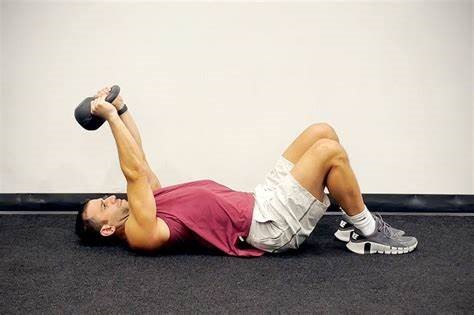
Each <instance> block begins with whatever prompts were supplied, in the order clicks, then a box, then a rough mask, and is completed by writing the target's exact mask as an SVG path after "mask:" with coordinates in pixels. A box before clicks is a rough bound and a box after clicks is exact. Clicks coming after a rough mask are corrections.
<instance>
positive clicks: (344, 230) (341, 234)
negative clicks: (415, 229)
mask: <svg viewBox="0 0 474 315" xmlns="http://www.w3.org/2000/svg"><path fill="white" fill-rule="evenodd" d="M372 216H373V217H374V219H375V216H374V215H373V214H372ZM390 229H392V235H393V236H395V237H400V236H402V235H405V231H402V230H398V229H396V228H393V227H391V226H390ZM353 231H354V226H353V225H352V224H351V223H349V218H348V217H347V216H346V215H344V214H342V220H341V222H340V223H339V228H338V229H337V231H336V232H335V233H334V236H335V237H336V238H337V239H338V240H340V241H342V242H346V243H347V242H349V239H350V237H351V233H352V232H353Z"/></svg>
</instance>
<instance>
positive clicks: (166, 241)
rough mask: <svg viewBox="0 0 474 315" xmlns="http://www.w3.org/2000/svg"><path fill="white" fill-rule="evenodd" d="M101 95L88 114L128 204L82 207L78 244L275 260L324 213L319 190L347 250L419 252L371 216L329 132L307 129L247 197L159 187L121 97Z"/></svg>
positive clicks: (210, 187) (197, 184) (190, 186)
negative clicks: (107, 137) (109, 139)
mask: <svg viewBox="0 0 474 315" xmlns="http://www.w3.org/2000/svg"><path fill="white" fill-rule="evenodd" d="M109 92H110V88H109V87H106V88H104V89H102V90H100V91H99V92H98V93H97V94H96V96H95V99H94V101H92V103H91V112H92V114H94V115H96V116H99V117H102V118H104V119H106V120H107V122H108V123H109V125H110V128H111V130H112V134H113V136H114V138H115V142H116V145H117V150H118V155H119V160H120V167H121V169H122V172H123V174H124V176H125V178H126V180H127V199H128V201H127V200H124V199H118V198H116V197H115V196H109V197H108V198H99V199H92V200H88V201H87V202H86V203H85V204H84V206H83V207H82V208H81V209H80V210H79V212H78V215H77V219H76V233H77V234H78V235H79V237H80V238H81V239H82V240H83V241H85V242H89V243H102V242H103V241H109V240H114V241H115V242H119V243H122V244H124V245H126V246H127V247H128V248H130V249H132V250H135V251H139V252H157V251H160V250H165V249H170V248H180V247H183V248H184V247H186V246H188V247H189V246H190V245H191V246H194V247H195V246H202V247H205V248H214V249H216V250H218V251H220V252H223V253H226V254H228V255H232V256H261V255H263V254H264V253H266V252H270V253H281V252H284V251H287V250H289V249H298V248H299V247H300V246H301V244H302V243H303V242H304V241H305V240H306V239H307V238H308V236H309V235H310V234H311V232H312V231H313V229H314V228H315V226H316V224H317V223H318V221H319V220H320V219H321V217H322V216H323V214H324V212H325V211H326V210H327V208H328V207H329V205H330V201H329V198H328V196H327V195H326V194H325V193H324V189H325V187H327V188H328V190H329V193H330V194H331V196H332V197H333V198H334V199H335V200H336V202H337V203H338V204H339V205H340V209H341V211H342V216H343V220H342V221H341V224H340V226H339V228H338V230H337V231H336V233H335V236H336V237H337V238H338V239H339V240H341V241H344V242H346V243H347V244H346V246H347V248H348V249H349V250H351V251H353V252H355V253H358V254H373V253H385V254H404V253H408V252H411V251H413V250H414V249H415V247H416V246H417V244H418V242H417V240H416V238H415V237H411V236H405V235H404V234H405V233H404V232H403V231H401V230H397V229H395V228H393V227H391V226H390V225H388V224H387V223H386V222H384V221H383V220H382V218H381V216H374V215H372V214H371V213H370V212H369V210H368V209H367V207H366V205H365V204H364V201H363V199H362V195H361V192H360V188H359V184H358V183H357V180H356V177H355V175H354V172H353V170H352V169H351V166H350V164H349V159H348V155H347V153H346V151H345V150H344V148H343V147H342V146H341V144H340V143H339V138H338V136H337V134H336V133H335V131H334V129H333V128H332V127H330V126H329V125H328V124H325V123H320V124H314V125H311V126H309V127H308V128H306V129H305V130H304V131H303V132H302V133H301V134H300V135H299V136H298V137H297V138H296V139H295V140H294V141H293V142H292V143H291V145H290V146H289V147H288V148H287V149H286V151H285V152H284V153H283V156H281V157H280V158H279V159H278V160H277V163H276V165H275V167H274V168H273V169H272V170H271V171H270V173H269V174H268V175H267V176H266V178H265V182H264V183H263V184H259V185H257V187H256V188H255V190H254V192H253V193H249V192H241V191H235V190H232V189H230V188H228V187H226V186H224V185H221V184H219V183H216V182H214V181H212V180H200V181H194V182H188V183H183V184H178V185H173V186H168V187H161V185H160V182H159V180H158V178H157V177H156V175H155V174H154V173H153V172H152V170H151V169H150V167H149V166H148V163H147V160H146V158H145V154H144V152H143V149H142V143H141V138H140V134H139V132H138V128H137V126H136V124H135V122H134V120H133V118H132V116H131V115H130V112H129V111H126V108H125V111H124V110H122V108H123V106H124V102H123V99H122V98H121V97H120V95H119V96H118V97H117V98H116V99H115V100H114V101H113V104H111V103H108V102H106V101H105V97H106V96H107V95H108V93H109ZM119 110H120V112H121V114H120V115H119V114H118V111H119ZM244 242H245V243H244ZM247 244H249V245H250V246H248V245H247ZM243 245H246V246H243Z"/></svg>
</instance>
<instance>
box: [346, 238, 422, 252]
mask: <svg viewBox="0 0 474 315" xmlns="http://www.w3.org/2000/svg"><path fill="white" fill-rule="evenodd" d="M417 245H418V242H416V243H415V244H413V245H412V246H408V247H392V246H389V245H383V244H379V243H373V242H358V243H354V242H352V241H350V242H349V243H347V244H346V247H347V248H348V249H349V250H350V251H352V252H354V253H356V254H360V255H366V254H388V255H401V254H407V253H409V252H412V251H413V250H414V249H415V248H416V246H417Z"/></svg>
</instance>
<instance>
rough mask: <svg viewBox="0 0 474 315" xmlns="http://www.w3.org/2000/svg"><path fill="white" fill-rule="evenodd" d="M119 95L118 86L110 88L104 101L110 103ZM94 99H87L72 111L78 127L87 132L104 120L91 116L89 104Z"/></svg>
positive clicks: (100, 124) (96, 127)
mask: <svg viewBox="0 0 474 315" xmlns="http://www.w3.org/2000/svg"><path fill="white" fill-rule="evenodd" d="M119 93H120V87H119V86H118V85H114V86H112V88H111V90H110V93H109V95H107V97H106V98H105V100H106V101H107V102H109V103H112V102H113V101H114V100H115V99H116V98H117V96H118V95H119ZM94 99H95V97H87V98H86V99H85V100H83V101H82V102H81V103H80V104H79V105H78V106H77V107H76V109H75V110H74V117H76V120H77V122H78V123H79V125H81V126H82V127H84V128H85V129H87V130H96V129H99V127H100V126H102V124H103V123H104V122H105V119H103V118H101V117H99V116H95V115H92V114H91V102H92V101H93V100H94Z"/></svg>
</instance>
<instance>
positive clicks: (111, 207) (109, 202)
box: [83, 195, 129, 226]
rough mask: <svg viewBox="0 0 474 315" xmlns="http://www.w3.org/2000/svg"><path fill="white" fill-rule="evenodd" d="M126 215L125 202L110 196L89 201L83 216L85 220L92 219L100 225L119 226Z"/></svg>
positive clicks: (126, 206) (126, 205)
mask: <svg viewBox="0 0 474 315" xmlns="http://www.w3.org/2000/svg"><path fill="white" fill-rule="evenodd" d="M128 214H129V208H128V202H127V200H125V199H119V198H116V197H115V195H112V196H109V197H107V196H104V197H102V198H97V199H92V200H90V201H89V202H88V203H87V208H86V210H85V211H84V214H83V216H84V218H85V219H89V218H94V219H95V220H96V221H97V222H100V223H106V224H109V225H113V226H119V225H120V224H122V223H123V222H122V221H123V219H124V218H125V217H126V216H128Z"/></svg>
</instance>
